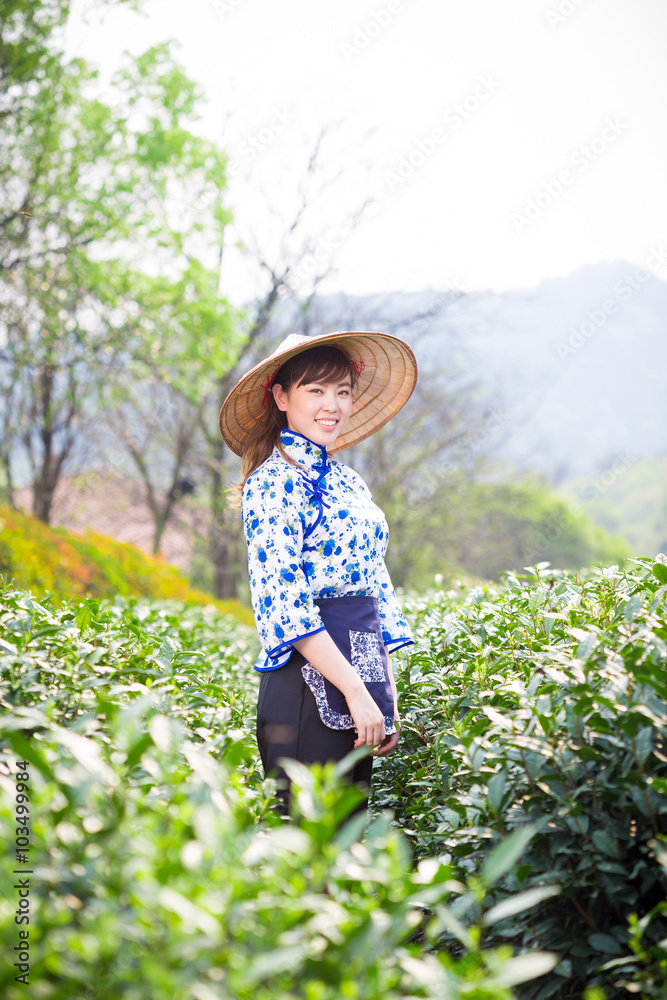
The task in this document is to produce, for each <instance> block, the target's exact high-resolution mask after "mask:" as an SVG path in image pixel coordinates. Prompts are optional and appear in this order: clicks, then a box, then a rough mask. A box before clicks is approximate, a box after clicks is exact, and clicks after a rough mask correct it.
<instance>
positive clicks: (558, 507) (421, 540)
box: [380, 472, 630, 590]
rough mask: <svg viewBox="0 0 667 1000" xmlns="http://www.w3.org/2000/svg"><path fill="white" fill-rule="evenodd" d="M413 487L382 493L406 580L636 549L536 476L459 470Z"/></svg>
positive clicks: (579, 563) (421, 584) (613, 556)
mask: <svg viewBox="0 0 667 1000" xmlns="http://www.w3.org/2000/svg"><path fill="white" fill-rule="evenodd" d="M414 488H415V490H416V491H417V494H418V495H417V496H416V497H406V496H405V495H404V494H403V493H401V494H400V495H399V496H398V497H394V498H393V500H392V499H391V498H380V502H381V506H383V509H385V510H386V511H387V518H388V520H389V523H390V524H391V525H392V542H391V545H390V550H389V551H390V565H389V570H390V572H391V574H392V580H394V581H395V582H396V583H397V584H398V583H400V584H402V585H403V586H404V587H410V588H414V589H415V590H423V589H425V588H426V587H428V586H430V585H431V583H432V580H433V575H434V574H435V573H441V574H443V576H445V578H446V579H449V580H452V579H454V578H456V577H460V576H462V575H471V576H472V577H473V578H474V579H477V580H479V579H483V580H493V579H498V578H499V577H500V576H501V575H502V573H503V572H504V571H505V570H507V569H508V568H509V569H514V570H520V569H521V567H522V566H525V565H527V564H533V563H535V562H538V561H542V560H548V561H549V562H550V563H552V564H554V565H557V566H562V567H564V568H566V569H573V570H576V569H581V568H582V567H585V566H589V565H590V564H591V563H592V562H593V561H600V562H605V563H608V562H620V561H622V560H623V559H625V558H626V557H627V556H628V555H629V554H630V550H629V548H628V545H627V542H626V541H625V540H624V539H623V538H622V537H620V536H618V535H615V536H612V535H609V534H607V533H606V532H605V531H604V530H603V529H602V528H600V527H599V526H597V525H595V524H594V523H593V522H592V521H591V520H590V519H589V518H588V517H587V516H584V514H583V513H577V514H576V515H575V514H574V513H573V512H572V510H571V509H570V506H571V505H570V504H567V503H566V502H565V501H564V500H562V499H561V498H559V497H557V496H556V495H555V494H554V493H552V492H551V491H550V490H549V489H548V488H547V487H545V486H544V485H543V484H541V483H539V482H537V481H531V480H526V481H525V482H516V483H513V482H491V483H489V482H474V481H471V480H470V479H469V478H468V477H467V476H465V475H462V474H461V475H457V474H455V473H453V472H452V473H449V474H448V475H446V476H443V477H442V479H441V480H438V481H433V479H432V478H428V477H427V478H426V479H425V482H424V483H420V481H419V477H415V485H414ZM421 488H423V489H425V490H426V493H427V495H426V496H419V490H420V489H421Z"/></svg>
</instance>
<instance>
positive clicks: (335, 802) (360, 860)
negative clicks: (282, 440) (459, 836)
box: [0, 591, 557, 1000]
mask: <svg viewBox="0 0 667 1000" xmlns="http://www.w3.org/2000/svg"><path fill="white" fill-rule="evenodd" d="M0 628H1V630H2V637H3V638H2V640H1V641H0V676H1V678H2V688H1V691H0V698H1V699H2V703H3V706H4V709H5V711H4V714H3V717H2V719H1V720H0V748H1V754H0V792H1V794H0V834H1V835H2V837H3V842H4V843H5V845H10V846H11V847H12V855H11V858H12V861H14V850H13V847H14V839H15V830H16V818H15V817H16V815H17V812H16V801H17V797H16V790H17V787H18V786H17V782H16V775H17V773H19V774H20V775H21V776H22V777H21V781H22V788H23V784H24V776H25V775H26V774H27V785H28V788H29V793H28V799H29V815H30V819H29V824H30V831H31V832H30V841H31V843H30V846H29V848H28V849H27V854H28V858H29V862H30V871H31V874H30V891H31V897H30V898H31V914H32V916H31V923H30V925H29V935H30V936H29V942H30V943H29V948H30V952H29V954H30V961H29V964H30V972H29V980H28V988H29V991H30V995H33V996H39V997H41V998H45V1000H46V998H48V1000H72V998H73V997H77V998H89V1000H119V998H123V1000H145V998H146V997H151V998H152V1000H190V998H194V1000H229V998H238V1000H273V998H276V1000H277V998H288V997H309V998H312V1000H315V998H317V1000H339V998H340V997H350V998H359V1000H362V998H363V1000H392V998H398V997H411V998H417V997H424V998H428V997H433V998H435V997H438V998H442V997H451V998H455V1000H458V998H460V1000H463V998H464V997H465V998H466V1000H511V998H512V996H513V992H512V987H513V986H514V985H516V984H519V983H522V982H525V981H526V980H529V979H531V978H533V977H535V976H542V975H544V974H545V973H547V972H548V971H549V970H550V969H551V968H553V965H554V963H555V962H556V961H557V958H556V957H555V956H552V955H550V954H538V953H531V954H528V955H520V956H513V954H512V948H511V947H509V946H507V945H501V946H500V947H497V948H487V947H485V946H483V945H482V943H481V942H482V929H483V926H492V925H493V923H494V921H496V920H498V919H499V918H500V917H501V916H502V913H500V914H499V913H498V911H497V910H496V911H495V912H494V910H493V909H489V907H488V906H486V905H485V900H486V897H487V895H488V893H489V890H490V889H491V888H492V886H493V885H494V883H495V882H496V881H497V880H498V879H500V878H501V877H502V876H503V874H504V873H506V872H507V871H508V870H510V869H511V867H512V866H513V864H514V863H515V861H516V858H517V856H518V855H519V854H520V852H521V851H522V850H523V848H524V846H525V841H526V839H527V838H528V837H529V836H530V835H531V834H532V832H533V831H532V830H528V831H527V832H526V831H521V832H520V834H519V835H518V836H515V837H509V838H505V839H504V840H503V841H502V842H501V843H500V844H499V845H498V848H497V850H496V851H495V853H494V854H493V855H492V856H491V857H490V858H489V859H487V861H486V864H485V866H484V867H483V868H482V869H481V870H480V873H479V876H478V877H471V878H469V879H465V880H463V881H456V880H454V879H453V878H452V870H451V868H450V867H449V866H448V865H447V864H444V863H442V862H441V861H439V860H429V861H425V862H423V863H422V864H421V865H420V866H418V868H417V870H412V866H411V863H410V852H409V849H408V847H407V845H406V843H405V841H404V838H403V837H402V835H401V834H400V833H399V832H398V831H396V830H394V829H392V828H391V825H390V820H389V818H387V817H385V816H380V817H377V818H376V819H375V820H374V822H373V823H372V824H371V826H370V828H369V830H368V832H367V835H366V837H365V840H364V843H363V844H362V843H359V841H358V836H359V834H360V833H361V830H360V827H359V818H357V819H354V820H351V821H350V823H349V824H347V825H345V826H343V828H342V830H339V829H338V827H339V824H340V822H341V820H342V819H344V817H345V816H347V815H348V814H349V812H350V810H351V809H352V808H353V807H354V805H356V803H357V802H358V799H359V796H360V793H359V792H358V791H357V790H356V789H354V788H351V787H349V786H348V785H346V784H343V783H342V782H341V781H340V778H339V771H340V770H341V769H342V767H343V764H341V765H340V766H339V767H338V768H337V767H335V766H333V765H329V766H328V767H326V768H317V767H314V768H313V769H311V770H308V769H306V768H304V767H302V766H300V765H296V764H295V762H291V764H288V765H287V766H288V767H290V769H291V771H292V776H293V779H294V781H295V786H296V794H295V797H294V801H295V804H296V810H297V811H296V812H295V817H294V822H293V823H292V824H290V826H289V827H286V826H284V825H282V824H281V821H280V820H279V819H278V817H277V816H276V815H275V814H274V813H273V812H272V811H271V809H270V808H269V805H270V798H269V794H268V793H269V790H270V789H269V787H268V786H267V785H266V784H265V783H263V782H261V781H260V780H259V774H258V772H257V768H256V750H255V747H254V740H253V739H252V737H251V736H250V730H251V724H252V709H251V702H253V701H254V697H255V693H256V683H257V678H256V677H255V676H253V675H252V670H251V664H252V661H253V659H254V653H255V643H256V637H254V636H253V631H254V630H251V629H250V628H244V627H243V626H239V625H238V624H236V623H231V622H230V621H229V619H226V618H224V617H223V616H222V615H219V614H217V613H216V612H215V611H214V609H212V608H210V607H207V608H194V607H190V608H183V607H182V606H181V607H178V606H177V605H176V604H175V603H174V602H160V603H155V604H153V603H150V602H146V601H137V600H134V599H133V600H124V599H118V600H117V601H115V602H114V603H113V604H111V603H108V602H94V601H88V602H86V603H85V604H82V605H79V606H75V607H64V608H60V609H57V610H55V611H51V610H50V609H49V608H48V607H45V606H44V605H41V604H39V603H38V602H36V601H34V600H32V599H31V598H29V597H27V596H25V595H21V594H16V593H12V592H8V591H5V592H4V593H3V594H2V595H0ZM19 762H21V763H20V765H19ZM17 765H19V766H20V767H21V768H26V765H27V771H26V770H22V771H19V772H17ZM21 794H23V792H22V793H21ZM21 806H22V813H21V815H22V816H23V802H22V803H21ZM22 822H25V820H23V819H22ZM22 849H24V848H22ZM15 865H16V867H17V868H21V867H22V866H23V864H22V863H19V860H18V858H17V861H16V863H15ZM13 867H14V864H13V865H12V868H13ZM3 877H4V879H5V884H3V886H2V894H1V895H0V926H1V927H2V931H3V939H4V941H5V942H6V947H7V948H8V949H12V948H13V947H14V945H15V944H17V945H18V944H19V939H18V933H19V929H20V927H19V925H16V923H15V920H14V917H15V908H16V905H17V892H16V891H15V888H14V880H15V879H16V878H17V876H16V875H14V874H13V873H12V872H11V870H10V869H9V868H8V866H5V867H4V868H3ZM18 877H20V876H18ZM551 892H553V889H552V888H551V887H544V888H543V889H542V890H541V893H539V894H538V895H537V896H535V894H532V895H528V896H523V897H518V898H515V899H514V900H513V906H514V908H515V910H516V911H517V912H522V911H523V909H524V908H525V907H529V906H531V905H534V904H535V902H536V900H537V899H539V898H543V897H544V895H545V894H551ZM478 913H480V914H481V922H480V920H477V917H476V915H477V914H478ZM464 921H466V922H467V923H468V927H464V926H463V922H464ZM445 927H449V928H454V929H455V930H456V931H457V933H458V935H459V937H460V939H461V942H460V946H459V948H458V953H457V954H455V955H451V956H450V954H449V953H448V952H447V951H444V950H439V951H438V950H436V948H435V944H436V942H437V941H438V939H439V938H440V937H441V936H442V933H443V931H444V928H445ZM18 974H20V973H18ZM16 975H17V970H16V969H14V968H12V966H11V963H5V965H4V966H3V971H2V972H1V973H0V986H1V987H2V989H3V995H4V996H5V997H7V1000H19V998H23V997H25V996H26V985H25V984H24V983H22V982H17V981H16V979H15V976H16Z"/></svg>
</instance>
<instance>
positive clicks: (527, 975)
mask: <svg viewBox="0 0 667 1000" xmlns="http://www.w3.org/2000/svg"><path fill="white" fill-rule="evenodd" d="M559 961H560V955H556V954H554V952H552V951H533V952H527V953H526V954H525V955H517V957H516V958H510V959H509V960H508V961H507V962H506V963H505V964H504V965H503V967H502V969H501V970H500V972H499V973H498V975H497V977H496V982H497V983H498V984H499V985H500V986H517V985H518V984H519V983H527V982H528V980H530V979H537V978H538V976H544V975H546V974H547V972H551V970H552V969H554V968H555V967H556V966H557V965H558V963H559Z"/></svg>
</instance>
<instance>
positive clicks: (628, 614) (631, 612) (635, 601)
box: [623, 591, 644, 622]
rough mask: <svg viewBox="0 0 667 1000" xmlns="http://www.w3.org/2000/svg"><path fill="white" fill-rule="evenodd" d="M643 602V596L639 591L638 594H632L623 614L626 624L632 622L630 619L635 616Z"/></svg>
mask: <svg viewBox="0 0 667 1000" xmlns="http://www.w3.org/2000/svg"><path fill="white" fill-rule="evenodd" d="M643 600H644V595H643V594H642V593H641V591H639V592H638V593H636V594H634V595H633V596H632V597H631V598H630V600H629V601H628V602H627V603H626V605H625V610H624V612H623V615H624V617H625V620H626V622H631V621H632V619H633V618H634V617H635V615H636V614H637V612H638V611H639V609H640V608H641V606H642V603H643Z"/></svg>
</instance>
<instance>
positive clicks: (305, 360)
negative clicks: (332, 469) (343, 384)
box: [227, 346, 357, 508]
mask: <svg viewBox="0 0 667 1000" xmlns="http://www.w3.org/2000/svg"><path fill="white" fill-rule="evenodd" d="M346 375H349V376H350V380H351V385H352V390H353V391H354V388H355V385H356V383H357V373H356V371H355V368H354V365H353V364H352V362H351V361H350V360H349V359H348V358H347V357H346V356H345V354H344V353H343V351H342V350H340V349H339V348H338V347H331V346H324V347H311V348H309V349H308V350H306V351H301V353H300V354H297V355H295V356H294V357H293V358H289V360H287V361H286V362H285V364H284V365H281V366H280V368H279V369H278V371H277V372H276V374H275V376H274V377H273V379H272V380H271V386H270V387H269V391H268V393H267V396H266V399H267V404H268V417H267V419H266V420H265V421H264V422H263V423H262V424H261V426H260V428H259V430H258V431H256V432H255V434H254V435H252V436H251V437H250V439H249V440H248V443H247V444H246V446H245V448H244V450H243V455H242V459H241V462H242V464H241V479H240V481H239V482H238V483H235V484H234V485H233V486H229V487H227V494H228V497H227V503H228V504H229V506H230V507H235V508H240V507H241V494H242V493H243V487H244V486H245V484H246V482H247V481H248V477H249V476H250V475H251V474H252V473H253V472H254V471H255V469H257V468H258V467H259V466H260V465H261V464H262V462H264V461H266V459H267V458H268V457H269V455H271V454H272V453H273V449H274V447H277V448H278V451H279V452H280V454H281V455H282V456H283V458H284V459H285V460H286V461H287V462H289V463H290V465H294V466H296V467H297V468H299V463H298V462H295V461H294V459H293V458H292V457H291V456H290V455H288V454H287V453H286V451H285V450H284V448H283V446H282V444H281V443H280V432H281V430H282V429H283V428H284V427H287V413H286V412H285V411H284V410H281V409H280V408H279V407H278V405H277V404H276V401H275V399H274V397H273V392H272V391H271V387H272V386H274V385H281V386H282V388H283V392H289V391H290V389H291V388H292V387H293V386H298V385H303V384H305V383H308V382H334V381H341V380H342V379H343V378H345V376H346ZM265 405H266V404H265Z"/></svg>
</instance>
